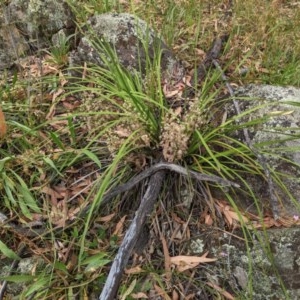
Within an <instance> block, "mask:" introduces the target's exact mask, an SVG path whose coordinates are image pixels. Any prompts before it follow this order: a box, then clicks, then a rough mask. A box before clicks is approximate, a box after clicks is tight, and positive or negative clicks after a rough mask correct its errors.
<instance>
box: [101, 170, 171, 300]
mask: <svg viewBox="0 0 300 300" xmlns="http://www.w3.org/2000/svg"><path fill="white" fill-rule="evenodd" d="M165 174H166V171H164V170H160V171H158V172H156V173H155V174H154V175H153V176H151V178H150V181H149V184H148V188H147V190H146V193H145V195H144V196H143V199H142V201H141V204H140V207H139V208H138V210H137V211H136V214H135V217H134V219H133V221H132V223H131V225H130V227H129V228H128V230H127V232H126V235H125V237H124V239H123V241H122V244H121V246H120V248H119V251H118V254H117V255H116V257H115V259H114V262H113V264H112V266H111V268H110V272H109V274H108V277H107V279H106V282H105V285H104V287H103V289H102V292H101V295H100V297H99V300H112V299H115V296H116V293H117V291H118V288H119V284H120V281H121V277H122V274H123V271H124V268H125V267H126V265H127V262H128V259H129V257H130V256H131V253H132V250H133V248H134V246H135V244H136V241H137V239H138V237H139V235H140V233H141V231H142V228H143V226H144V224H145V221H146V217H147V216H148V215H150V214H151V212H152V210H153V207H154V204H155V201H156V199H157V197H158V195H159V192H160V189H161V187H162V184H163V180H164V177H165Z"/></svg>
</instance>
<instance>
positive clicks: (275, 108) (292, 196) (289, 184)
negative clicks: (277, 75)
mask: <svg viewBox="0 0 300 300" xmlns="http://www.w3.org/2000/svg"><path fill="white" fill-rule="evenodd" d="M236 96H237V97H238V98H240V100H239V104H240V107H241V110H242V111H243V112H244V113H245V112H247V111H249V112H250V111H251V113H246V115H245V116H244V117H243V118H242V120H240V121H241V122H245V123H248V122H253V123H254V124H255V123H256V122H255V120H261V119H263V122H257V123H256V125H252V126H247V128H248V131H249V134H250V138H251V143H252V147H253V148H254V149H255V150H256V151H257V153H259V154H260V155H261V156H262V158H263V159H264V160H265V162H266V165H267V166H268V167H269V168H270V172H271V173H273V174H276V176H277V178H278V181H277V182H275V181H274V186H275V191H274V193H275V194H276V197H277V199H278V203H279V207H278V209H279V215H280V216H281V217H288V216H290V217H291V216H294V215H298V214H299V209H300V189H299V186H300V89H297V88H294V87H277V86H271V85H248V86H244V87H240V88H239V89H237V90H236ZM255 107H256V108H255ZM233 110H234V109H233V108H232V111H233ZM233 114H235V112H233ZM237 136H238V137H239V139H240V140H244V136H243V132H242V131H239V132H238V133H237ZM244 179H245V180H246V182H247V183H248V184H249V186H250V187H251V190H252V191H254V193H255V195H256V196H257V198H258V199H260V200H262V201H265V202H268V201H269V199H270V194H269V189H268V184H267V182H266V181H264V180H262V179H261V178H256V177H255V176H251V175H247V174H245V178H244ZM280 181H281V183H280ZM240 196H241V195H240ZM241 197H242V199H243V201H244V202H245V203H253V199H250V198H249V195H248V196H247V195H246V194H244V195H243V196H241ZM247 198H248V199H247Z"/></svg>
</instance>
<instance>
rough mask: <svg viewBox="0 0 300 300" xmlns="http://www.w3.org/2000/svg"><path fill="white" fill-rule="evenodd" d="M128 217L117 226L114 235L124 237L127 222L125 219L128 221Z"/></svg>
mask: <svg viewBox="0 0 300 300" xmlns="http://www.w3.org/2000/svg"><path fill="white" fill-rule="evenodd" d="M126 217H127V216H126V215H125V216H124V217H123V218H122V219H121V220H120V221H119V222H118V224H117V225H116V229H115V230H114V232H113V235H118V236H120V235H122V232H123V227H124V222H125V219H126Z"/></svg>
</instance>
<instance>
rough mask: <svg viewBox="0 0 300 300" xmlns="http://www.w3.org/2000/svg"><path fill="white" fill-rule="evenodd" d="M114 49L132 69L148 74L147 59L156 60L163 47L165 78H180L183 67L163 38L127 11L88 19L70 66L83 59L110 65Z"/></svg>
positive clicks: (162, 58) (177, 79)
mask: <svg viewBox="0 0 300 300" xmlns="http://www.w3.org/2000/svg"><path fill="white" fill-rule="evenodd" d="M107 47H109V48H110V49H112V50H113V51H115V53H116V56H117V59H118V60H119V63H120V64H121V65H122V66H123V67H124V68H125V69H127V70H128V71H130V72H131V73H136V72H138V74H142V75H145V73H146V69H147V67H148V65H147V62H150V64H151V63H153V60H154V58H155V55H158V53H159V52H160V51H161V52H162V56H161V66H160V67H161V70H162V78H163V79H164V80H166V81H167V82H169V83H172V82H177V81H179V80H180V79H181V78H182V77H183V75H184V68H183V66H182V65H181V63H180V62H179V61H178V60H177V59H176V58H175V57H174V55H173V53H172V52H171V51H170V50H169V49H168V47H167V46H166V44H165V43H164V41H163V40H162V38H161V37H159V35H158V34H157V33H156V32H155V31H154V30H152V29H151V28H150V27H149V26H148V24H147V23H146V22H145V21H143V20H141V19H139V18H138V17H136V16H134V15H131V14H128V13H106V14H101V15H95V16H93V17H92V18H90V19H89V21H88V23H87V26H86V27H85V29H84V35H83V37H82V38H81V41H80V43H79V45H78V47H77V50H76V51H73V52H72V53H71V54H70V59H69V61H70V65H71V66H82V65H83V63H84V62H87V63H90V64H96V65H100V66H102V67H107V60H108V61H111V60H112V57H110V55H109V54H108V53H107Z"/></svg>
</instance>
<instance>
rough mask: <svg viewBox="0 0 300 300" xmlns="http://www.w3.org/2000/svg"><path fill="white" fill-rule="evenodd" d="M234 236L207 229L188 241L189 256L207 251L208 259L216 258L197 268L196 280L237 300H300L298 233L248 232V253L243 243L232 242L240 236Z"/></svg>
mask: <svg viewBox="0 0 300 300" xmlns="http://www.w3.org/2000/svg"><path fill="white" fill-rule="evenodd" d="M234 233H235V234H234V235H231V234H228V233H223V232H221V231H218V230H210V229H208V230H207V231H205V232H204V233H203V234H200V235H199V236H197V237H195V238H192V240H191V241H189V245H193V247H190V248H191V250H190V254H191V255H199V256H200V255H203V254H204V252H205V251H207V250H209V253H210V254H209V255H210V257H214V258H217V261H216V262H214V264H207V265H206V266H205V267H203V268H200V270H199V274H198V275H199V277H200V278H201V277H204V278H207V280H208V282H210V284H214V285H216V286H219V287H223V288H224V289H225V290H226V291H227V292H229V293H231V294H233V295H236V296H237V299H255V300H271V299H272V300H281V299H300V272H299V270H300V260H299V251H300V229H299V228H281V229H270V230H268V231H267V232H251V231H249V236H248V238H247V240H248V247H249V248H248V249H247V247H246V244H245V241H244V239H240V238H236V236H237V235H241V236H243V234H242V233H241V232H240V233H238V232H234ZM195 245H198V247H195ZM202 294H203V291H202ZM238 295H240V296H241V298H239V297H238ZM227 299H230V298H227Z"/></svg>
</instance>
